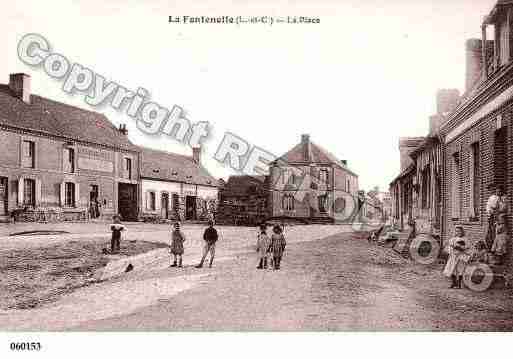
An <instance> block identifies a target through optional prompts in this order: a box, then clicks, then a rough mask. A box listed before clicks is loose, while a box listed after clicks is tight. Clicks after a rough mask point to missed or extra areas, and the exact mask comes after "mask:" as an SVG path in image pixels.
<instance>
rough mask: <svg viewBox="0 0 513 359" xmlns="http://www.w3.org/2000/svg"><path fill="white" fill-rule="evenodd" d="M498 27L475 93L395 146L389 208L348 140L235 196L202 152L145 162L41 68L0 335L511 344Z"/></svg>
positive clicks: (461, 95) (11, 202)
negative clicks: (493, 335) (45, 87)
mask: <svg viewBox="0 0 513 359" xmlns="http://www.w3.org/2000/svg"><path fill="white" fill-rule="evenodd" d="M487 10H490V9H482V10H481V12H482V15H486V16H484V17H483V22H482V23H476V24H473V25H474V26H475V27H477V28H480V32H481V34H482V37H481V38H472V39H464V38H462V39H461V44H462V46H461V51H462V52H464V58H465V63H462V64H461V72H462V73H465V88H464V91H463V92H462V91H460V90H458V89H457V86H458V84H454V86H455V87H454V88H440V89H438V91H436V92H434V93H433V94H432V97H431V98H426V99H424V100H425V102H427V103H430V104H432V106H431V108H433V111H432V112H433V114H432V116H430V117H428V118H417V119H414V121H424V122H423V123H425V124H427V126H426V127H428V128H429V130H428V132H427V133H425V135H424V136H411V137H407V136H397V137H395V138H387V141H391V142H394V146H396V149H397V156H396V157H394V158H390V159H389V161H390V163H394V165H395V164H397V165H398V166H397V168H399V172H398V173H396V174H395V176H394V177H391V178H387V179H386V181H387V183H388V184H389V186H388V188H383V186H380V185H379V184H380V181H381V179H379V178H380V177H382V176H381V175H380V174H379V173H376V174H375V178H373V180H375V182H376V183H375V185H374V186H373V187H368V186H367V187H365V188H364V186H363V185H362V183H363V181H362V175H361V174H360V173H358V171H357V170H356V169H355V168H356V167H357V166H355V163H354V162H353V161H352V159H351V158H346V157H343V158H339V156H340V153H341V152H340V151H339V150H338V149H337V148H331V147H330V148H328V147H325V146H324V145H322V143H320V141H318V140H317V138H319V137H320V135H321V132H322V131H329V130H330V129H326V128H319V129H318V131H317V132H316V131H311V130H308V131H303V130H302V129H301V128H299V127H298V128H296V126H294V125H290V126H289V127H290V128H291V129H290V130H289V131H292V132H294V136H295V141H294V142H291V143H288V142H287V144H286V146H287V147H286V148H287V150H286V151H283V153H277V156H276V158H273V159H272V160H270V161H267V162H265V171H262V167H263V163H264V162H262V158H261V156H260V155H258V156H256V155H255V156H256V157H255V163H256V162H259V163H258V166H259V169H260V170H259V171H257V172H259V173H251V174H248V173H241V172H240V171H239V172H236V171H234V172H233V173H232V174H230V175H227V176H225V177H223V178H220V177H219V176H217V177H216V176H214V175H213V174H212V173H211V171H210V170H209V169H207V167H208V166H206V163H207V162H208V161H214V160H215V159H214V158H211V157H209V156H205V150H204V148H203V147H202V144H201V141H199V138H200V137H202V135H198V136H197V138H196V140H195V141H193V142H194V144H193V145H191V143H192V142H190V143H187V144H186V146H187V151H188V154H186V155H184V154H179V153H175V152H173V151H164V150H161V149H157V148H156V147H152V146H146V145H145V146H143V145H140V144H136V141H134V138H135V137H137V135H138V134H137V133H136V131H138V130H135V129H134V130H128V128H127V125H126V124H125V123H121V124H118V125H114V123H113V122H112V121H111V120H110V119H109V116H108V115H107V114H103V113H102V112H101V111H96V109H91V108H88V109H85V108H86V107H85V106H76V105H75V104H71V103H65V102H62V101H57V100H55V99H53V98H52V97H51V96H46V95H44V94H42V93H35V92H34V91H32V86H31V85H32V76H31V73H30V72H29V70H30V68H29V67H28V68H27V69H28V70H27V73H25V72H23V73H22V72H17V73H11V74H8V73H4V74H0V77H2V78H7V77H8V81H1V82H3V84H0V149H1V151H2V153H1V155H0V330H3V331H35V330H36V331H37V330H41V331H53V330H63V331H104V330H116V331H136V330H159V331H270V330H273V331H274V330H275V331H351V330H353V331H390V330H405V331H406V330H407V331H512V330H513V256H512V252H513V241H512V240H511V233H512V232H511V231H512V228H513V216H512V213H513V175H511V173H512V168H513V156H511V153H512V148H511V146H513V130H512V129H513V125H512V121H513V102H512V101H511V99H512V98H513V85H512V83H513V31H512V29H513V2H511V1H507V0H500V1H498V2H497V3H496V4H495V5H494V6H493V8H492V9H491V11H490V12H487ZM177 18H178V17H177ZM193 19H195V18H194V17H190V18H189V17H188V16H185V17H184V18H183V21H184V22H195V21H196V20H198V21H200V19H202V18H197V19H196V20H194V21H193ZM205 19H210V18H205ZM315 19H316V18H314V17H297V18H296V17H289V22H308V23H310V22H316V21H314V20H315ZM169 21H170V22H171V16H169ZM201 21H206V20H201ZM201 21H200V22H201ZM209 21H210V22H230V21H228V20H227V19H226V18H225V17H222V18H217V20H216V18H212V19H210V20H209ZM209 21H206V22H209ZM490 32H493V34H494V36H493V37H492V38H491V39H490V35H489V34H490ZM30 48H31V49H32V50H31V51H33V50H34V48H33V47H30ZM28 49H29V47H28V46H27V47H25V50H26V51H27V55H29V52H28V51H29V50H28ZM53 56H55V54H54V55H53ZM52 59H53V60H52V61H55V57H52ZM33 70H34V72H35V69H33ZM54 70H55V69H54ZM78 78H79V75H78V73H77V77H76V80H77V81H78ZM48 81H50V80H48ZM79 82H80V81H78V82H77V83H75V85H78V84H79ZM101 88H103V87H101ZM119 88H121V87H119ZM124 90H126V89H124ZM319 91H320V90H319ZM141 93H142V92H141ZM141 93H139V92H138V95H134V94H132V95H133V97H134V99H137V100H134V101H133V102H132V104H133V103H138V104H139V105H138V106H142V107H141V108H142V109H144V108H145V105H141V104H142V98H143V97H144V96H142V95H141ZM125 94H126V93H125ZM137 96H139V98H138V97H137ZM134 106H135V105H134ZM148 106H149V105H148ZM152 106H154V107H152V109H149V107H148V110H147V111H146V112H147V117H146V118H144V115H143V119H142V120H141V123H143V125H141V126H142V131H144V130H145V128H144V126H146V130H147V131H148V132H155V133H156V132H158V131H160V130H162V128H161V127H162V126H161V125H162V124H163V123H164V119H163V118H160V119H159V121H160V122H158V124H157V125H158V126H153V124H155V123H156V122H152V121H157V120H155V116H150V113H152V114H153V109H154V108H155V109H156V108H157V107H158V106H157V105H156V104H152ZM174 109H176V111H178V110H179V113H178V112H176V111H175V110H172V111H171V116H172V117H173V116H174V117H173V119H172V121H178V118H179V117H180V116H181V117H180V118H181V119H182V120H183V121H185V120H184V118H185V117H184V116H185V115H182V110H181V108H178V107H176V108H174ZM173 111H175V112H173ZM135 112H137V111H134V114H135ZM143 112H144V110H143ZM155 112H157V110H155ZM168 115H169V114H168ZM144 119H146V122H145V120H144ZM169 121H171V120H169ZM187 121H188V120H187ZM290 121H291V122H292V121H293V120H292V119H290ZM375 121H380V119H375ZM412 121H413V120H412ZM170 123H171V125H169V126H168V128H167V130H165V131H164V132H166V131H167V132H168V133H172V132H173V131H175V130H176V129H174V127H173V126H174V125H175V124H176V123H178V122H170ZM187 126H191V123H190V122H188V124H187ZM194 126H195V125H194ZM188 129H189V128H187V130H185V131H184V134H185V133H186V132H187V131H188ZM198 129H199V130H201V128H199V127H198ZM266 130H267V129H266ZM177 131H180V130H177ZM200 132H201V131H200ZM201 133H203V132H201ZM358 135H359V136H360V135H361V134H358ZM347 136H353V134H348V135H347ZM354 136H356V134H355V135H354ZM182 137H183V136H182ZM362 142H365V141H362ZM265 145H266V149H268V150H270V151H276V152H279V148H280V147H275V148H273V144H272V143H268V144H265ZM364 146H367V147H371V148H370V150H371V151H374V150H375V149H374V148H372V145H369V144H367V143H363V144H362V148H364ZM241 147H244V146H242V145H240V146H239V147H237V146H233V145H232V144H230V145H229V146H226V149H225V151H224V152H222V153H223V155H222V156H221V157H222V158H221V159H220V160H221V161H218V162H223V161H224V162H226V163H228V164H229V163H234V161H235V163H238V162H237V161H239V160H240V159H236V158H235V157H236V156H237V154H238V153H239V152H237V151H238V150H240V148H241ZM218 153H219V152H218ZM247 153H248V156H249V157H250V158H251V155H249V153H251V152H247ZM262 153H263V151H262ZM335 153H337V155H335ZM239 154H240V153H239ZM242 155H246V151H244V153H243V154H242ZM242 155H241V156H240V157H243V156H242ZM217 160H219V158H218V159H217ZM250 162H251V161H250ZM251 164H253V162H251ZM232 167H233V166H232ZM246 167H247V166H246ZM255 168H256V167H255ZM366 180H367V182H366V183H368V179H366Z"/></svg>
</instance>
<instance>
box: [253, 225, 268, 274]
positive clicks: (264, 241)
mask: <svg viewBox="0 0 513 359" xmlns="http://www.w3.org/2000/svg"><path fill="white" fill-rule="evenodd" d="M266 231H267V226H266V225H265V224H261V225H260V233H259V234H258V237H257V248H256V250H257V252H258V255H259V257H260V262H259V263H258V267H257V269H264V268H265V269H266V268H267V252H268V250H269V245H270V244H271V241H270V239H269V237H268V236H267V233H266Z"/></svg>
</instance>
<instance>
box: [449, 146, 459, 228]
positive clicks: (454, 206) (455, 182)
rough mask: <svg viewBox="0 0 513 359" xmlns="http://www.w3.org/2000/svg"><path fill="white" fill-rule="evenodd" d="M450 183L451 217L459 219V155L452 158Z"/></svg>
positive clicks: (456, 154)
mask: <svg viewBox="0 0 513 359" xmlns="http://www.w3.org/2000/svg"><path fill="white" fill-rule="evenodd" d="M451 172H452V181H451V217H452V218H453V219H459V218H460V205H461V203H460V186H461V177H460V155H459V153H455V154H454V155H453V156H452V171H451Z"/></svg>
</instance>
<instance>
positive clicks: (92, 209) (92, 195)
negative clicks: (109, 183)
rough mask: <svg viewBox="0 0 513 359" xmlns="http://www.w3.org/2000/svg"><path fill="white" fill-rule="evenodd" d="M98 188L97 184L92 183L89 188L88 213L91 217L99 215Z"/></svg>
mask: <svg viewBox="0 0 513 359" xmlns="http://www.w3.org/2000/svg"><path fill="white" fill-rule="evenodd" d="M99 192H100V191H99V189H98V185H97V184H92V185H91V187H90V190H89V214H90V216H91V218H98V217H100V203H99V195H100V193H99Z"/></svg>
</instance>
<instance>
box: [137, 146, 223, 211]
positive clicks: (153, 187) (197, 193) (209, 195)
mask: <svg viewBox="0 0 513 359" xmlns="http://www.w3.org/2000/svg"><path fill="white" fill-rule="evenodd" d="M139 150H140V154H141V197H142V198H143V201H141V204H140V213H141V217H143V219H150V220H155V219H158V220H189V221H197V220H198V221H205V220H208V219H213V218H214V217H215V215H216V210H217V200H218V181H217V180H216V179H215V178H214V177H213V176H212V175H210V173H209V172H208V171H207V170H206V169H205V167H203V166H202V165H201V148H200V147H197V148H193V149H192V152H193V154H192V156H185V155H180V154H176V153H170V152H165V151H158V150H153V149H149V148H144V147H139Z"/></svg>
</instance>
